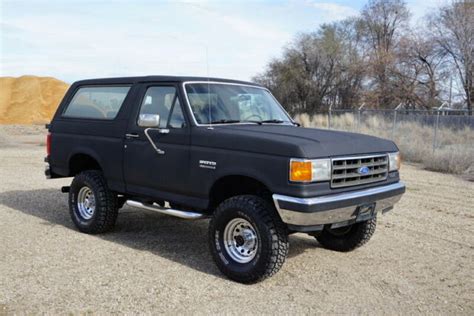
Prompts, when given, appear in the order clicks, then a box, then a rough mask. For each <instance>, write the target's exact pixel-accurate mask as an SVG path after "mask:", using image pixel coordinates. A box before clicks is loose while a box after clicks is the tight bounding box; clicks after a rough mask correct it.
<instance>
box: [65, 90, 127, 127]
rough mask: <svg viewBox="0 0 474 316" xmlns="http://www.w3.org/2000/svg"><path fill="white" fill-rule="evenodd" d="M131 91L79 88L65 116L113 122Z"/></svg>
mask: <svg viewBox="0 0 474 316" xmlns="http://www.w3.org/2000/svg"><path fill="white" fill-rule="evenodd" d="M129 90H130V87H84V88H79V90H77V92H76V94H75V95H74V97H73V98H72V100H71V102H70V103H69V105H68V106H67V108H66V110H65V111H64V113H63V116H66V117H80V118H91V119H102V120H113V119H114V118H115V117H116V116H117V113H118V111H119V110H120V107H121V106H122V104H123V100H124V99H125V97H126V96H127V93H128V91H129Z"/></svg>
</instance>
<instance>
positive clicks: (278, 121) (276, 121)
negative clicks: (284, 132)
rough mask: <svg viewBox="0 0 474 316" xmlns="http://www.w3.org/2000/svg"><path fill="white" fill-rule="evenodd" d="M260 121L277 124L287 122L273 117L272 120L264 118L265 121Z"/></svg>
mask: <svg viewBox="0 0 474 316" xmlns="http://www.w3.org/2000/svg"><path fill="white" fill-rule="evenodd" d="M260 123H276V124H281V123H285V121H282V120H276V119H272V120H263V121H260Z"/></svg>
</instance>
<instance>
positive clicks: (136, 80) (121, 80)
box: [74, 76, 261, 87]
mask: <svg viewBox="0 0 474 316" xmlns="http://www.w3.org/2000/svg"><path fill="white" fill-rule="evenodd" d="M186 81H215V82H225V83H236V84H246V85H252V86H257V87H261V85H259V84H256V83H253V82H248V81H241V80H232V79H223V78H211V77H209V78H208V77H190V76H141V77H116V78H98V79H86V80H80V81H76V82H75V83H74V84H76V85H95V84H134V83H141V82H186Z"/></svg>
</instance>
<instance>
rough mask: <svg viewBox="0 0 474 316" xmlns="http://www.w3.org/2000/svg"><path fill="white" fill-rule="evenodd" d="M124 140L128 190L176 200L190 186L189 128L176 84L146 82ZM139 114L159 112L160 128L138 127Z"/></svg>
mask: <svg viewBox="0 0 474 316" xmlns="http://www.w3.org/2000/svg"><path fill="white" fill-rule="evenodd" d="M140 95H141V96H142V97H141V98H139V100H140V104H138V105H137V106H136V107H135V108H136V110H135V113H133V114H132V119H131V120H130V123H129V127H128V130H127V133H126V136H125V141H124V151H125V153H124V179H125V183H126V188H127V192H128V193H131V194H136V195H143V196H147V197H154V198H156V199H169V200H173V196H175V195H176V194H180V193H185V192H186V189H187V188H188V171H189V158H190V157H189V146H190V129H189V124H188V123H187V122H186V119H185V117H184V114H183V113H184V112H183V109H182V104H183V103H182V98H181V96H180V93H179V89H178V87H177V86H176V85H174V84H159V85H158V84H156V85H143V87H142V89H141V93H140ZM140 114H154V115H156V114H158V115H159V116H160V120H159V121H160V124H159V127H158V128H146V127H142V126H139V122H138V118H139V115H140Z"/></svg>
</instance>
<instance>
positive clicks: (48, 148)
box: [46, 133, 51, 156]
mask: <svg viewBox="0 0 474 316" xmlns="http://www.w3.org/2000/svg"><path fill="white" fill-rule="evenodd" d="M46 154H47V155H48V156H49V155H51V133H48V135H47V136H46Z"/></svg>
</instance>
